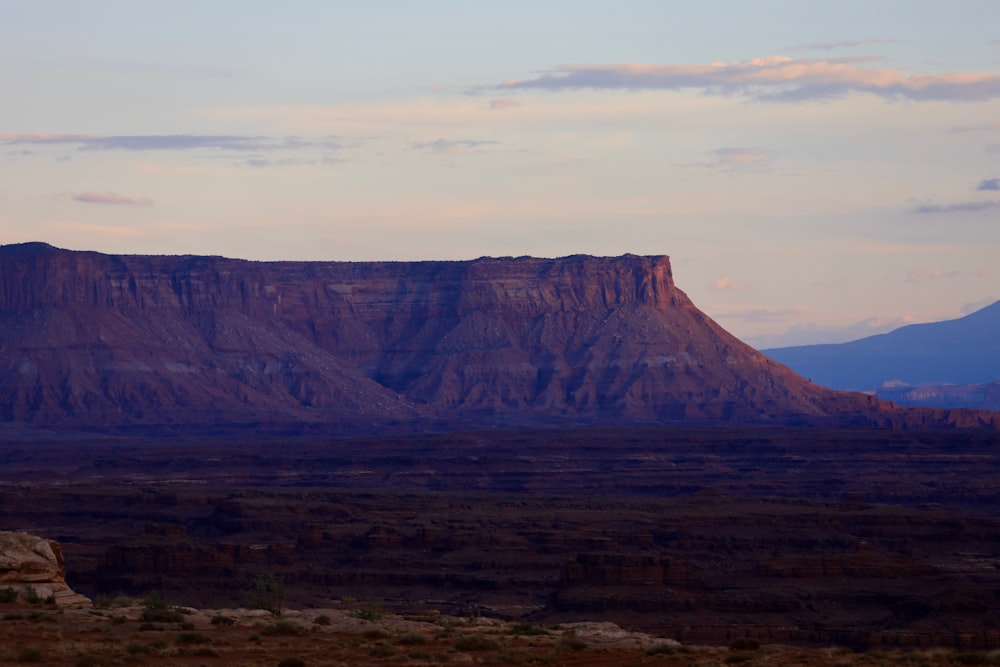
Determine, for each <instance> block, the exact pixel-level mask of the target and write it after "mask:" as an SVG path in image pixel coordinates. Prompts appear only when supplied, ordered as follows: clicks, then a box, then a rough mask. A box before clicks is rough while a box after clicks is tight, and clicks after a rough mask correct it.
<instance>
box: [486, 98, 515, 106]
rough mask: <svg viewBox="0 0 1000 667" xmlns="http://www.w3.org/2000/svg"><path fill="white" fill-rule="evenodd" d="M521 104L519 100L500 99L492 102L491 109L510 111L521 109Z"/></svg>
mask: <svg viewBox="0 0 1000 667" xmlns="http://www.w3.org/2000/svg"><path fill="white" fill-rule="evenodd" d="M519 106H521V103H520V102H518V101H517V100H512V99H510V98H508V97H498V98H497V99H495V100H490V104H489V107H490V108H491V109H510V108H511V107H519Z"/></svg>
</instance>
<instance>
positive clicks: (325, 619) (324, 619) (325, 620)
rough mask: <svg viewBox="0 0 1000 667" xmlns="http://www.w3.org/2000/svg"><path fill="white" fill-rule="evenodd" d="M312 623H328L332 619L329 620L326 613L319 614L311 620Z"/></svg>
mask: <svg viewBox="0 0 1000 667" xmlns="http://www.w3.org/2000/svg"><path fill="white" fill-rule="evenodd" d="M313 623H315V624H316V625H330V623H332V621H331V620H330V617H329V616H327V615H326V614H320V615H319V616H317V617H316V618H315V619H314V620H313Z"/></svg>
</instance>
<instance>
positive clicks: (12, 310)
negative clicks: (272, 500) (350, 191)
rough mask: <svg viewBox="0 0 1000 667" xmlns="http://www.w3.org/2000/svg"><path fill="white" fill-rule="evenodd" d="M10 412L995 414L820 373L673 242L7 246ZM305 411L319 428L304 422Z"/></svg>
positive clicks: (85, 424) (4, 313) (456, 418)
mask: <svg viewBox="0 0 1000 667" xmlns="http://www.w3.org/2000/svg"><path fill="white" fill-rule="evenodd" d="M0 281H2V283H0V420H3V421H8V422H14V423H18V424H25V425H29V426H32V427H39V428H50V427H57V428H63V429H65V428H87V429H97V430H102V429H103V430H114V429H119V428H129V427H162V428H166V429H177V428H195V427H197V428H202V429H205V428H213V427H225V426H230V425H234V424H244V425H246V426H248V427H250V428H255V429H259V428H278V427H287V426H292V427H294V428H307V427H316V428H320V427H326V428H369V429H371V428H374V429H378V428H384V427H392V426H397V427H400V426H401V427H404V428H405V427H407V426H409V427H414V428H416V427H418V426H417V425H423V426H420V427H421V428H423V427H430V426H429V425H436V426H435V427H440V426H442V425H444V426H448V425H451V426H455V425H463V426H464V425H480V426H482V425H491V424H500V425H506V424H519V423H520V424H542V423H587V424H595V423H624V422H644V423H673V422H681V421H688V422H691V421H701V422H718V421H730V422H731V421H741V422H750V423H763V424H766V423H774V422H780V423H794V422H796V421H797V420H798V421H802V420H805V421H811V422H815V421H817V420H820V421H821V420H828V421H829V420H834V421H842V420H844V419H849V420H853V422H857V423H864V424H868V423H872V424H880V425H900V424H909V425H919V424H923V425H929V424H937V425H950V426H954V425H959V424H961V425H990V424H994V423H995V420H994V417H995V416H993V415H990V414H978V413H965V412H954V411H952V412H947V411H945V412H940V413H928V412H924V413H919V414H918V413H913V412H907V411H903V410H899V409H895V408H893V407H892V406H890V405H889V404H884V403H881V402H879V401H877V400H876V399H873V398H871V397H868V396H862V395H857V394H843V393H837V392H830V391H828V390H826V389H823V388H821V387H818V386H816V385H814V384H812V383H810V382H808V381H807V380H804V379H803V378H801V377H799V376H798V375H796V374H794V373H792V372H791V371H789V370H788V369H787V368H785V367H784V366H781V365H779V364H777V363H775V362H773V361H772V360H770V359H768V358H767V357H766V356H764V355H763V354H761V353H759V352H757V351H756V350H753V349H752V348H750V347H749V346H747V345H745V344H743V343H742V342H740V341H739V340H737V339H736V338H735V337H734V336H732V335H731V334H729V333H728V332H726V331H725V330H724V329H722V328H721V327H720V326H719V325H718V324H716V323H715V322H714V321H712V320H711V319H710V318H709V317H708V316H707V315H705V314H704V313H702V312H701V311H700V310H698V309H697V307H695V305H694V304H693V303H692V302H691V301H690V299H689V298H688V297H687V295H685V294H684V292H682V291H681V290H680V289H678V288H677V286H676V285H675V283H674V280H673V273H672V269H671V266H670V260H669V258H668V257H667V256H663V255H657V256H638V255H624V256H621V257H614V258H608V257H592V256H587V255H573V256H570V257H563V258H556V259H543V258H532V257H521V258H480V259H476V260H467V261H460V262H455V261H423V262H254V261H250V260H238V259H228V258H224V257H217V256H197V255H180V256H155V255H106V254H102V253H96V252H89V251H88V252H77V251H67V250H60V249H58V248H54V247H52V246H49V245H47V244H38V243H32V244H19V245H15V246H2V247H0ZM310 425H311V426H310Z"/></svg>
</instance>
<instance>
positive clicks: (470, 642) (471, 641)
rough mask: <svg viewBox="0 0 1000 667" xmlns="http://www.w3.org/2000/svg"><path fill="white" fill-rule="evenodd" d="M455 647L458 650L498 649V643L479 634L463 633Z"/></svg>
mask: <svg viewBox="0 0 1000 667" xmlns="http://www.w3.org/2000/svg"><path fill="white" fill-rule="evenodd" d="M455 648H456V649H457V650H459V651H498V650H500V644H498V643H496V642H495V641H493V640H492V639H487V638H486V637H480V636H479V635H465V636H464V637H459V638H458V640H457V641H456V642H455Z"/></svg>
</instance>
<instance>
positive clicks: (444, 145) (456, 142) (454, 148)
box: [412, 139, 497, 155]
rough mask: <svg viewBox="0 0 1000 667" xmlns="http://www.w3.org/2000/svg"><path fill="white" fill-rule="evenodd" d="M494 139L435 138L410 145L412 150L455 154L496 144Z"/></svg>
mask: <svg viewBox="0 0 1000 667" xmlns="http://www.w3.org/2000/svg"><path fill="white" fill-rule="evenodd" d="M496 143H497V142H496V141H477V140H473V139H435V140H434V141H424V142H420V143H415V144H413V145H412V148H413V149H414V150H418V151H431V152H432V153H438V154H441V155H455V154H461V153H471V152H475V151H478V150H479V149H480V148H482V147H483V146H490V145H493V144H496Z"/></svg>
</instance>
